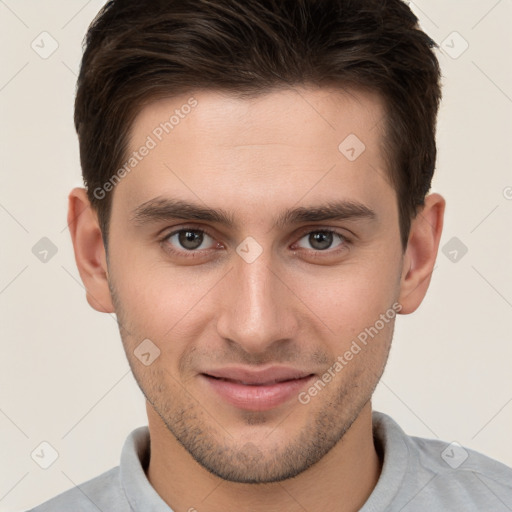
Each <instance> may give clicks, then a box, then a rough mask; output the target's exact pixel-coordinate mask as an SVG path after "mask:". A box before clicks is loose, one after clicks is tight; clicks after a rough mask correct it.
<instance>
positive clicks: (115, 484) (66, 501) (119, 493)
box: [28, 466, 131, 512]
mask: <svg viewBox="0 0 512 512" xmlns="http://www.w3.org/2000/svg"><path fill="white" fill-rule="evenodd" d="M70 510H73V511H76V512H98V510H108V511H109V512H128V511H130V510H131V509H130V507H129V505H128V502H127V501H126V498H125V495H124V492H123V489H122V486H121V481H120V478H119V466H117V467H115V468H112V469H110V470H109V471H106V472H105V473H102V474H101V475H99V476H97V477H95V478H92V479H91V480H88V481H86V482H84V483H82V484H80V485H77V486H75V487H73V488H71V489H69V490H67V491H65V492H63V493H62V494H59V495H58V496H55V497H54V498H51V499H50V500H48V501H46V502H44V503H42V504H41V505H38V506H37V507H35V508H33V509H31V510H30V511H28V512H50V511H51V512H60V511H62V512H64V511H66V512H69V511H70Z"/></svg>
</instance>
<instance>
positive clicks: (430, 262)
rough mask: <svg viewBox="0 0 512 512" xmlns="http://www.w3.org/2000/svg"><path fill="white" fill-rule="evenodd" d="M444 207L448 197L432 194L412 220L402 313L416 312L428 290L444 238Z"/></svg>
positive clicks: (403, 280) (402, 289)
mask: <svg viewBox="0 0 512 512" xmlns="http://www.w3.org/2000/svg"><path fill="white" fill-rule="evenodd" d="M444 209H445V200H444V198H443V197H442V196H440V195H439V194H430V195H429V196H427V197H426V198H425V205H424V206H423V207H422V209H421V210H419V211H418V214H417V215H416V217H415V218H414V219H413V221H412V223H411V230H410V233H409V242H408V244H407V249H406V252H405V257H404V260H403V270H402V279H401V283H400V298H399V302H400V304H401V305H402V310H401V311H400V313H401V314H409V313H412V312H414V311H415V310H416V309H417V308H418V307H419V305H420V304H421V302H422V300H423V298H424V297H425V294H426V293H427V290H428V287H429V284H430V279H431V277H432V272H433V270H434V265H435V261H436V257H437V251H438V248H439V242H440V240H441V233H442V230H443V218H444Z"/></svg>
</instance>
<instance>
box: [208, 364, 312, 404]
mask: <svg viewBox="0 0 512 512" xmlns="http://www.w3.org/2000/svg"><path fill="white" fill-rule="evenodd" d="M314 376H315V375H314V374H312V373H305V372H301V371H297V370H294V369H290V368H276V367H274V368H269V369H266V370H263V371H259V372H254V371H249V370H246V369H238V368H230V369H224V370H217V371H211V372H208V373H201V374H200V377H201V379H202V380H203V381H204V382H205V384H207V386H208V388H209V389H210V390H212V391H213V392H214V393H215V394H216V395H217V396H218V397H220V398H221V399H222V400H223V401H224V402H227V403H228V404H231V405H233V406H235V407H237V408H240V409H245V410H251V411H264V410H269V409H273V408H275V407H278V406H279V405H282V404H284V403H285V402H288V401H289V400H291V399H292V398H294V397H295V398H296V397H297V396H298V394H299V392H300V390H301V389H302V388H303V387H305V386H306V385H307V384H308V383H309V382H310V381H311V380H313V378H314Z"/></svg>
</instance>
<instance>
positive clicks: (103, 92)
mask: <svg viewBox="0 0 512 512" xmlns="http://www.w3.org/2000/svg"><path fill="white" fill-rule="evenodd" d="M84 46H85V51H84V55H83V59H82V64H81V69H80V75H79V77H78V83H77V95H76V101H75V127H76V130H77V133H78V138H79V143H80V160H81V165H82V172H83V177H84V182H85V185H86V187H87V190H88V197H89V199H90V201H91V204H92V206H93V208H94V209H95V210H96V211H97V213H98V218H99V222H100V227H101V230H102V234H103V239H104V242H105V245H107V239H108V221H109V216H110V211H111V203H112V193H111V192H110V193H109V194H107V195H105V197H104V198H100V199H99V198H98V197H97V194H95V193H94V190H96V189H98V187H99V188H101V187H102V186H103V185H104V184H105V183H106V182H108V181H109V180H110V179H111V177H112V176H113V175H114V173H115V172H116V170H118V169H119V167H120V166H121V165H122V163H123V162H124V161H125V159H126V154H127V148H128V143H129V135H130V130H131V127H132V124H133V121H134V119H135V117H136V115H137V114H138V112H139V111H140V109H141V108H142V106H143V105H144V104H146V103H148V102H149V101H151V100H153V99H157V98H161V97H172V96H176V95H178V94H180V93H185V92H187V91H193V90H200V89H220V90H225V91H229V92H232V93H233V94H235V95H239V96H242V97H246V96H250V95H258V94H263V93H265V92H269V91H270V90H271V89H275V88H285V87H293V86H295V85H317V86H322V85H326V84H330V85H333V84H334V85H338V86H339V87H342V88H345V87H352V88H361V89H367V90H370V91H373V92H376V93H378V94H380V95H381V97H382V98H383V99H384V103H385V109H386V116H385V118H384V120H383V121H384V134H385V136H384V153H385V156H386V161H387V164H388V178H389V180H390V182H391V183H392V185H393V187H394V188H395V190H396V193H397V201H398V209H399V219H400V233H401V239H402V245H403V248H404V249H405V247H406V246H407V240H408V237H409V230H410V225H411V220H412V219H413V218H414V217H415V215H416V213H417V208H418V206H421V205H422V204H424V198H425V195H426V194H427V192H428V191H429V189H430V185H431V180H432V175H433V173H434V168H435V162H436V142H435V131H436V119H437V111H438V108H439V102H440V100H441V87H440V69H439V63H438V60H437V58H436V56H435V54H434V51H433V47H435V46H436V44H435V42H434V41H433V40H432V39H431V38H430V37H429V36H428V35H426V34H425V33H424V32H423V31H422V30H421V29H420V28H419V26H418V19H417V18H416V16H415V15H414V14H413V13H412V11H411V10H410V8H409V7H408V6H407V5H406V4H405V3H404V2H403V1H401V0H357V1H354V0H250V1H247V0H147V1H144V0H111V1H109V2H107V3H106V5H105V6H104V7H103V8H102V9H101V11H100V12H99V14H98V16H97V17H96V18H95V20H94V21H93V22H92V24H91V26H90V27H89V30H88V32H87V35H86V39H85V41H84ZM340 142H341V141H340Z"/></svg>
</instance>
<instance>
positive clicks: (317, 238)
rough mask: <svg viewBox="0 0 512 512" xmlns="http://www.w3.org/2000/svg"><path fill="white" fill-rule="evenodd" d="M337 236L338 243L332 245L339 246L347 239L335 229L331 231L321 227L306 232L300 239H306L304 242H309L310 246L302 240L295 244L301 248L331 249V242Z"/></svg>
mask: <svg viewBox="0 0 512 512" xmlns="http://www.w3.org/2000/svg"><path fill="white" fill-rule="evenodd" d="M336 238H338V239H339V240H340V243H339V244H337V245H335V246H334V247H335V248H336V247H340V246H343V245H345V244H346V243H347V242H348V240H347V239H346V238H345V237H344V236H343V235H342V234H340V233H337V232H336V231H332V230H330V229H322V230H317V231H310V232H309V233H306V234H305V235H304V236H303V237H302V238H301V239H300V240H306V242H305V243H306V244H309V246H310V247H308V246H307V245H304V242H301V241H299V242H298V243H297V245H298V246H299V247H302V248H303V249H313V250H315V251H325V250H327V249H331V248H332V245H333V242H334V241H335V239H336Z"/></svg>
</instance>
